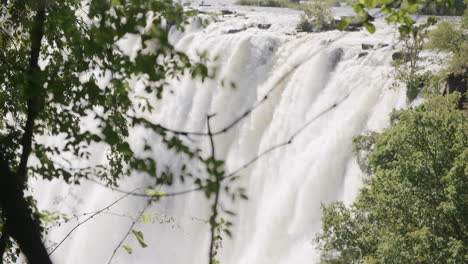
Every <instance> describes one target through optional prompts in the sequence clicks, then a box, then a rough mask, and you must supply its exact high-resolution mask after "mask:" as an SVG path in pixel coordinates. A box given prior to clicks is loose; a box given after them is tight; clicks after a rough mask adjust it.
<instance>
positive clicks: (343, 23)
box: [336, 17, 351, 30]
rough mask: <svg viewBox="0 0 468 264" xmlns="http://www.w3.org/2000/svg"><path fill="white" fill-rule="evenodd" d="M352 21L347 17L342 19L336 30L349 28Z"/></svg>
mask: <svg viewBox="0 0 468 264" xmlns="http://www.w3.org/2000/svg"><path fill="white" fill-rule="evenodd" d="M350 21H351V19H350V18H349V17H345V18H343V19H341V21H340V23H339V24H338V26H336V28H337V29H338V30H344V29H345V28H347V27H348V25H349V22H350Z"/></svg>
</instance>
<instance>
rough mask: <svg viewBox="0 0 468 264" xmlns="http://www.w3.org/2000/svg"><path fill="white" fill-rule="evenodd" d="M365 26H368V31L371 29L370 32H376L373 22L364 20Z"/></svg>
mask: <svg viewBox="0 0 468 264" xmlns="http://www.w3.org/2000/svg"><path fill="white" fill-rule="evenodd" d="M364 26H365V27H366V29H367V31H369V33H371V34H374V32H375V26H374V24H372V23H370V22H367V21H364Z"/></svg>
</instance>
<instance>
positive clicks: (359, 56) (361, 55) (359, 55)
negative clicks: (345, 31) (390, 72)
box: [358, 51, 369, 59]
mask: <svg viewBox="0 0 468 264" xmlns="http://www.w3.org/2000/svg"><path fill="white" fill-rule="evenodd" d="M367 54H369V53H368V52H367V51H364V52H361V53H359V54H358V59H359V58H362V57H364V56H367Z"/></svg>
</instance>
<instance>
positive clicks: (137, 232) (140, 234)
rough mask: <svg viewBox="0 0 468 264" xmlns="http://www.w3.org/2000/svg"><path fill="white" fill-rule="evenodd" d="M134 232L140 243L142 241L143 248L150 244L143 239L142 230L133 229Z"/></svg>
mask: <svg viewBox="0 0 468 264" xmlns="http://www.w3.org/2000/svg"><path fill="white" fill-rule="evenodd" d="M132 233H133V234H134V235H135V237H136V239H137V240H138V243H140V246H141V247H142V248H145V247H147V246H148V245H147V244H146V243H145V241H144V239H143V233H142V232H141V231H137V230H132Z"/></svg>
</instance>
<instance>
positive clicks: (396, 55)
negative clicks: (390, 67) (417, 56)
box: [392, 51, 410, 62]
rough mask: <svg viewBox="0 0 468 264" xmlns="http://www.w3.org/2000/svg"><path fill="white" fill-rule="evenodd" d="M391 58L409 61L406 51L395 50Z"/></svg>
mask: <svg viewBox="0 0 468 264" xmlns="http://www.w3.org/2000/svg"><path fill="white" fill-rule="evenodd" d="M392 59H393V60H402V61H405V62H407V61H409V59H410V55H409V54H408V53H407V52H401V51H397V52H394V53H393V54H392Z"/></svg>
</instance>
